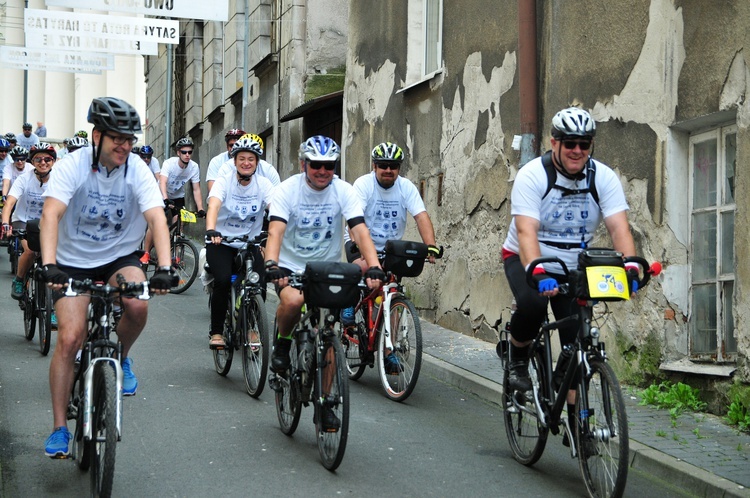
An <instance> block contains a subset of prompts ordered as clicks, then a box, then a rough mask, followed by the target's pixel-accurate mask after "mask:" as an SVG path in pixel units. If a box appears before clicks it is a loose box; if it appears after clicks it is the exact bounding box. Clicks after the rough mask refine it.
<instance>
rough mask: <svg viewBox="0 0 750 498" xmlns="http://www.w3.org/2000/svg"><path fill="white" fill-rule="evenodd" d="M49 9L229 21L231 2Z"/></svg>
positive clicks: (75, 4) (96, 0)
mask: <svg viewBox="0 0 750 498" xmlns="http://www.w3.org/2000/svg"><path fill="white" fill-rule="evenodd" d="M45 3H46V4H47V6H48V7H49V6H55V7H70V8H71V9H79V8H80V9H92V10H105V11H109V12H127V13H129V14H143V15H144V16H158V17H179V18H184V19H203V20H204V21H224V22H226V21H228V20H229V0H211V1H209V2H206V1H205V0H46V2H45Z"/></svg>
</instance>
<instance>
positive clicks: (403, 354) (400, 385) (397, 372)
mask: <svg viewBox="0 0 750 498" xmlns="http://www.w3.org/2000/svg"><path fill="white" fill-rule="evenodd" d="M390 320H391V342H392V343H393V351H392V352H391V354H393V357H395V360H396V363H394V362H393V360H389V359H388V356H387V355H386V354H385V348H386V342H385V340H386V337H385V324H384V323H382V324H381V326H380V327H381V328H380V333H379V334H378V335H379V336H380V340H379V341H378V374H379V375H380V383H381V384H382V385H383V389H384V390H385V395H386V396H387V397H388V398H390V399H392V400H394V401H404V400H405V399H406V398H408V397H409V395H411V393H412V391H414V387H415V386H416V385H417V379H419V371H420V369H421V368H422V327H421V326H420V324H419V316H418V315H417V310H416V309H415V308H414V305H413V304H412V303H411V301H409V300H408V299H406V298H403V297H397V298H395V299H394V300H393V301H391V317H390Z"/></svg>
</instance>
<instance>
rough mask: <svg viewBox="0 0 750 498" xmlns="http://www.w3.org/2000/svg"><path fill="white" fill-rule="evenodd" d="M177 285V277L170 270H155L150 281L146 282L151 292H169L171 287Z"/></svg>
mask: <svg viewBox="0 0 750 498" xmlns="http://www.w3.org/2000/svg"><path fill="white" fill-rule="evenodd" d="M178 283H179V279H178V278H177V275H175V274H174V272H173V271H172V270H161V269H159V270H156V271H155V272H154V275H153V276H152V277H151V280H149V281H148V286H149V287H150V288H151V289H152V290H169V289H171V288H172V287H176V286H177V284H178Z"/></svg>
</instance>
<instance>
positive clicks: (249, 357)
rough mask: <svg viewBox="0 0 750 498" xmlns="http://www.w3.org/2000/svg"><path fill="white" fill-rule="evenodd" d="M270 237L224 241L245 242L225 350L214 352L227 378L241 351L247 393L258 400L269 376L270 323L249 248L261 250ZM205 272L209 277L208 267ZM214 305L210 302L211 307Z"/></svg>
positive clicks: (237, 259)
mask: <svg viewBox="0 0 750 498" xmlns="http://www.w3.org/2000/svg"><path fill="white" fill-rule="evenodd" d="M267 236H268V234H267V233H261V234H260V235H258V236H257V237H255V238H254V239H252V240H250V239H249V238H248V237H247V236H243V237H224V240H225V241H226V242H228V243H232V242H242V243H243V246H242V247H241V248H240V250H239V252H238V253H237V256H235V260H234V271H233V274H232V288H231V292H230V294H229V306H228V307H227V316H226V321H225V327H224V333H223V336H224V342H225V343H226V347H225V348H222V349H214V350H213V357H214V366H215V368H216V372H217V373H218V374H219V375H222V376H226V375H227V374H228V373H229V369H230V368H231V366H232V359H233V357H234V351H235V350H239V349H240V348H242V372H243V376H244V378H245V387H246V389H247V393H248V394H249V395H250V396H252V397H253V398H257V397H259V396H260V395H261V393H262V392H263V388H264V387H265V383H266V375H267V373H268V347H267V345H268V340H269V337H270V336H269V331H268V319H267V317H266V308H265V299H264V297H263V296H264V293H265V286H264V284H263V283H262V282H261V276H260V275H259V274H258V273H257V272H255V271H254V270H253V261H254V260H253V257H252V254H250V252H249V251H248V248H249V246H250V245H255V246H259V245H260V244H261V243H262V242H263V241H264V240H265V239H266V237H267ZM205 269H206V272H207V273H209V274H210V268H209V267H208V265H206V267H205ZM210 302H211V300H210V298H209V303H210Z"/></svg>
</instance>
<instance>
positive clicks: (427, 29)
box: [406, 0, 443, 87]
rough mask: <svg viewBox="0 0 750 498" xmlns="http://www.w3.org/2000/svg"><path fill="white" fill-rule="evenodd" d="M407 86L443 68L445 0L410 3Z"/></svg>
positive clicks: (423, 79) (424, 0)
mask: <svg viewBox="0 0 750 498" xmlns="http://www.w3.org/2000/svg"><path fill="white" fill-rule="evenodd" d="M408 24H409V26H408V40H407V55H406V86H407V87H408V86H411V85H414V84H417V83H420V82H422V81H425V80H427V79H430V78H431V77H432V76H434V75H435V74H436V73H438V72H440V70H441V69H442V67H443V0H409V11H408Z"/></svg>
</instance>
